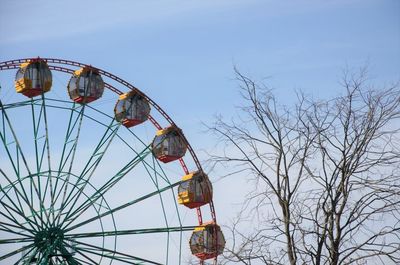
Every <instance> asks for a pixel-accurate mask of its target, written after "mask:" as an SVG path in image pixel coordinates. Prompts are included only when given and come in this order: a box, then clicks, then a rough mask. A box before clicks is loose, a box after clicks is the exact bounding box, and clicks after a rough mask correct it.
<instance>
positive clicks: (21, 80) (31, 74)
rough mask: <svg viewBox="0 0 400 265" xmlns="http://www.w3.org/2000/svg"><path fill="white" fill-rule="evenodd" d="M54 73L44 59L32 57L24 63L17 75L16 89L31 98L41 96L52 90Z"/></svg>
mask: <svg viewBox="0 0 400 265" xmlns="http://www.w3.org/2000/svg"><path fill="white" fill-rule="evenodd" d="M51 85H52V75H51V71H50V69H49V66H48V65H47V62H46V61H45V60H43V59H40V58H37V59H31V60H29V61H28V62H26V63H22V64H21V65H20V68H19V69H18V72H17V74H16V76H15V89H16V90H17V93H22V94H23V95H24V96H27V97H29V98H32V97H36V96H39V95H41V94H43V93H46V92H48V91H50V89H51Z"/></svg>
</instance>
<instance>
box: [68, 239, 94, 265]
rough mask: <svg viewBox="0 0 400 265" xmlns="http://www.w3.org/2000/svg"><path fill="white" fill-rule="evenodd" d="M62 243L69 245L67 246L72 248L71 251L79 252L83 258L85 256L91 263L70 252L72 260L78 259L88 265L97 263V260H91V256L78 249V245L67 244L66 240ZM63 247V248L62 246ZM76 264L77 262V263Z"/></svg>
mask: <svg viewBox="0 0 400 265" xmlns="http://www.w3.org/2000/svg"><path fill="white" fill-rule="evenodd" d="M63 244H65V245H66V246H67V247H69V248H70V249H72V250H73V251H76V253H78V254H80V255H81V256H82V257H83V258H85V259H86V260H89V261H90V262H91V263H90V262H88V261H86V260H82V259H79V258H77V257H73V255H72V254H70V255H69V257H71V259H72V260H74V262H76V261H79V262H81V263H84V264H90V265H92V264H94V265H97V264H98V262H97V261H95V260H93V259H92V258H90V257H88V256H87V255H86V254H85V253H84V252H82V251H81V250H80V248H78V247H76V246H72V245H70V244H68V243H67V242H66V241H64V242H63ZM64 249H65V248H64ZM64 251H66V249H65V250H64ZM72 264H74V263H73V262H72ZM78 264H79V263H78Z"/></svg>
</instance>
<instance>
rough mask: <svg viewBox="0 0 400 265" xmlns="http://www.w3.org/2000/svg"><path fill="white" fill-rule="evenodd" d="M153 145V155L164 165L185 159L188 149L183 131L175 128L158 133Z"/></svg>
mask: <svg viewBox="0 0 400 265" xmlns="http://www.w3.org/2000/svg"><path fill="white" fill-rule="evenodd" d="M151 145H152V151H153V155H154V156H155V157H156V158H157V159H158V160H160V161H161V162H164V163H168V162H171V161H174V160H177V159H179V158H181V157H183V156H184V155H185V153H186V149H187V145H186V141H185V139H184V138H183V135H182V132H181V130H180V129H179V128H177V127H175V126H171V127H168V128H165V129H163V130H159V131H157V134H156V137H154V140H153V142H152V144H151Z"/></svg>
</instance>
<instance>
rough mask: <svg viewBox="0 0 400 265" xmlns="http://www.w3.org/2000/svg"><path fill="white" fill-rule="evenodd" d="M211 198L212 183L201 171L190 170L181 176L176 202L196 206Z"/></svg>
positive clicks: (190, 206) (189, 206)
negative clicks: (190, 171)
mask: <svg viewBox="0 0 400 265" xmlns="http://www.w3.org/2000/svg"><path fill="white" fill-rule="evenodd" d="M211 200H212V185H211V182H210V180H209V179H208V176H207V175H206V174H205V173H204V172H202V171H196V172H192V173H190V174H188V175H186V176H184V177H183V178H182V182H181V184H180V185H179V187H178V203H179V204H183V205H185V206H186V207H188V208H191V209H193V208H197V207H200V206H203V205H205V204H207V203H209V202H210V201H211Z"/></svg>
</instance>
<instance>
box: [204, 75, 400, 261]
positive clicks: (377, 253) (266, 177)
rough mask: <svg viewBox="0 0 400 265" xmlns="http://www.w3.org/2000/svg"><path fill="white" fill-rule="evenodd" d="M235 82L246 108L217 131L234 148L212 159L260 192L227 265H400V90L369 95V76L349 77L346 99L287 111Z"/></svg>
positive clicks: (244, 81)
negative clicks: (245, 178) (248, 179)
mask: <svg viewBox="0 0 400 265" xmlns="http://www.w3.org/2000/svg"><path fill="white" fill-rule="evenodd" d="M236 74H237V78H238V80H239V82H240V88H241V92H242V97H243V99H244V100H245V105H244V106H243V107H242V108H241V113H242V115H241V116H240V117H238V118H237V119H234V120H232V121H229V122H227V121H226V120H224V119H223V118H222V117H219V118H218V119H217V120H216V122H215V124H214V125H213V126H211V127H210V128H209V129H210V130H211V131H212V132H213V133H215V134H216V135H217V136H218V137H219V138H220V140H221V142H223V143H224V144H225V145H224V147H225V148H224V152H223V153H222V154H218V155H214V156H213V158H212V160H213V161H214V162H215V163H217V164H220V165H224V166H229V168H233V166H234V168H235V170H236V171H238V172H240V174H242V175H244V174H246V175H248V176H250V177H251V179H252V180H253V181H254V190H253V191H252V192H250V193H249V194H248V196H247V198H246V200H245V202H244V204H243V210H242V212H241V213H240V214H239V217H238V219H237V220H235V221H234V223H233V224H232V225H231V226H230V227H229V228H230V230H231V233H232V235H231V237H230V242H231V244H230V247H228V248H227V249H226V251H225V255H224V256H225V259H224V260H225V261H226V262H238V263H242V264H292V265H294V264H335V265H336V264H366V263H367V262H373V264H380V263H381V264H390V262H392V263H393V264H400V221H399V220H400V214H399V208H400V205H399V199H400V185H399V184H400V183H399V182H400V176H399V172H400V171H399V164H400V163H399V162H400V149H399V135H400V134H399V130H400V126H399V118H400V91H399V87H398V85H395V86H392V87H390V88H384V89H380V90H374V89H368V88H367V84H366V78H365V77H366V74H365V71H361V73H360V74H358V75H350V74H348V73H345V74H344V78H343V80H342V81H343V82H342V85H343V87H344V88H345V89H344V90H345V94H344V95H343V96H339V97H337V98H334V99H331V100H324V101H317V102H314V101H311V100H309V99H307V98H306V97H305V96H304V95H302V94H299V95H298V97H297V99H298V101H297V104H296V105H295V106H294V107H293V108H285V107H282V106H279V105H278V104H277V101H276V98H275V97H274V95H273V93H272V91H271V90H270V89H268V88H267V87H265V86H264V85H259V84H257V83H255V82H254V81H253V80H251V79H250V78H248V77H246V76H244V75H243V74H241V73H240V72H239V71H236ZM249 226H250V227H252V228H253V229H249ZM241 227H242V228H243V227H245V229H242V228H241ZM228 242H229V240H228Z"/></svg>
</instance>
